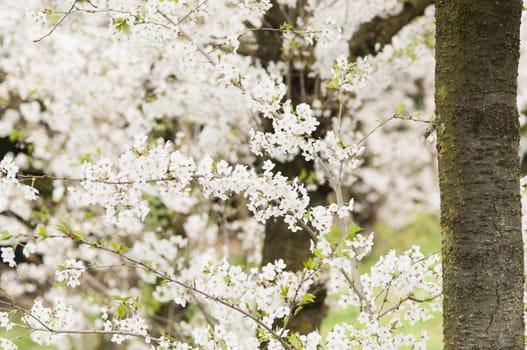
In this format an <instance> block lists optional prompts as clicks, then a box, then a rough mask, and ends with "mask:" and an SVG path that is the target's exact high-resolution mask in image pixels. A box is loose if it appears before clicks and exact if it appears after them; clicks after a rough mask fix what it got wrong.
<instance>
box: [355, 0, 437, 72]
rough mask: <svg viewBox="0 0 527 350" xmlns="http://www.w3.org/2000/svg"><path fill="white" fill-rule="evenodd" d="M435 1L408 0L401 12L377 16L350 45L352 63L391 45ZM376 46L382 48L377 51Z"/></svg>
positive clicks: (363, 26)
mask: <svg viewBox="0 0 527 350" xmlns="http://www.w3.org/2000/svg"><path fill="white" fill-rule="evenodd" d="M434 2H435V1H434V0H408V1H406V2H405V3H404V5H403V9H402V11H401V12H399V13H398V14H395V15H391V16H388V17H380V16H375V17H374V18H373V19H372V20H371V21H369V22H366V23H363V24H362V25H361V26H360V27H359V29H358V30H357V31H356V32H355V34H353V37H352V38H351V39H350V41H349V43H348V47H349V56H350V58H349V59H350V62H353V61H355V60H356V59H357V58H358V57H363V56H366V55H374V54H375V53H376V52H377V51H379V48H382V47H384V46H385V45H387V44H389V43H390V42H391V40H392V38H393V37H394V36H395V35H396V34H397V33H398V32H399V31H400V30H401V29H402V28H403V27H404V26H406V25H407V24H408V23H410V22H411V21H412V20H413V19H414V18H416V17H419V16H422V15H423V13H424V12H425V9H426V8H427V7H428V6H429V5H431V4H433V3H434ZM376 45H380V47H378V48H377V50H376V49H375V46H376Z"/></svg>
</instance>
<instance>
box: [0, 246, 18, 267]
mask: <svg viewBox="0 0 527 350" xmlns="http://www.w3.org/2000/svg"><path fill="white" fill-rule="evenodd" d="M1 250H2V261H3V262H4V263H6V264H9V267H15V266H16V261H15V251H14V250H13V248H12V247H3V248H1Z"/></svg>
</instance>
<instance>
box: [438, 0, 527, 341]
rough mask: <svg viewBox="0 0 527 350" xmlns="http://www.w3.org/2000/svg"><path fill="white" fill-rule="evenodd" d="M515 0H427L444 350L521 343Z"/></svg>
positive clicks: (518, 7) (517, 0)
mask: <svg viewBox="0 0 527 350" xmlns="http://www.w3.org/2000/svg"><path fill="white" fill-rule="evenodd" d="M521 11H522V2H521V0H510V1H494V0H493V1H490V0H460V1H459V0H458V1H454V0H440V1H436V20H437V27H436V40H437V42H436V96H435V98H436V108H437V110H436V114H437V118H438V126H437V127H438V154H439V180H440V192H441V225H442V234H443V279H444V281H443V283H444V287H443V288H444V290H443V293H444V304H443V312H444V341H445V349H447V350H448V349H452V350H453V349H524V346H525V344H524V321H523V310H524V304H523V284H524V271H523V270H524V266H523V243H522V235H521V207H520V185H519V158H518V146H519V145H518V143H519V123H518V112H517V107H516V93H517V91H516V90H517V72H518V59H519V30H520V16H521Z"/></svg>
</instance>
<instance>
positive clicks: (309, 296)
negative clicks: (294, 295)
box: [299, 293, 317, 306]
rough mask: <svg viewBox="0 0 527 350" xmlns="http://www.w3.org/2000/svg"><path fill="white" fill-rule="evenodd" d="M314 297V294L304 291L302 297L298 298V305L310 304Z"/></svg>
mask: <svg viewBox="0 0 527 350" xmlns="http://www.w3.org/2000/svg"><path fill="white" fill-rule="evenodd" d="M316 298H317V297H316V296H315V294H312V293H306V294H304V295H302V299H300V303H299V306H304V305H307V304H311V303H313V302H315V299H316Z"/></svg>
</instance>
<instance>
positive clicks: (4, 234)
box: [0, 230, 13, 241]
mask: <svg viewBox="0 0 527 350" xmlns="http://www.w3.org/2000/svg"><path fill="white" fill-rule="evenodd" d="M12 237H13V236H12V235H11V234H10V233H9V232H7V231H6V230H3V231H1V232H0V241H7V240H8V239H10V238H12Z"/></svg>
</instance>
